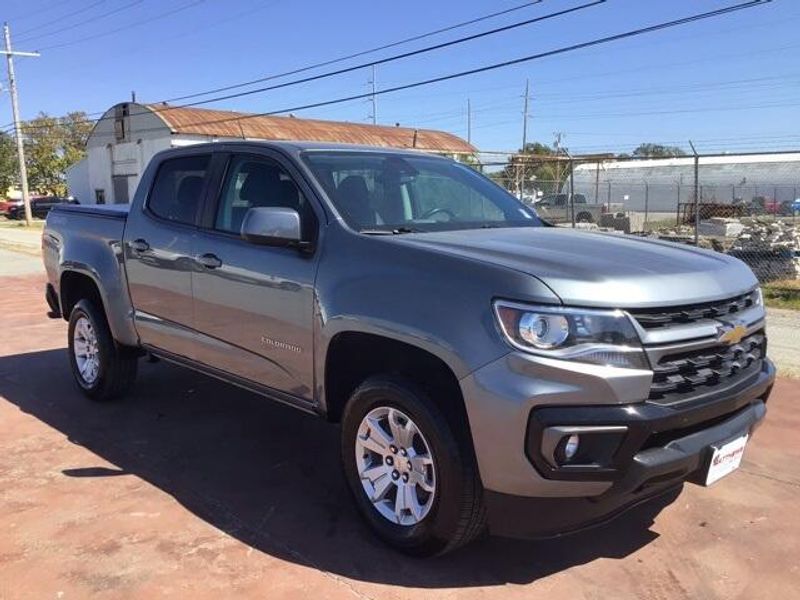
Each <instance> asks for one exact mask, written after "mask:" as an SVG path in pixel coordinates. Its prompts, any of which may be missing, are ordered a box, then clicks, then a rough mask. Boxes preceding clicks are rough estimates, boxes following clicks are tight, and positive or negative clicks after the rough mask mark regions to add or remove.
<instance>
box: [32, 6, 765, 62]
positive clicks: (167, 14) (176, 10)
mask: <svg viewBox="0 0 800 600" xmlns="http://www.w3.org/2000/svg"><path fill="white" fill-rule="evenodd" d="M142 1H143V0H137V3H138V2H142ZM770 1H771V0H770ZM203 2H205V0H193V2H189V3H188V4H184V5H182V6H179V7H177V8H173V9H171V10H168V11H165V12H163V13H159V14H157V15H154V16H152V17H149V18H147V19H142V20H140V21H134V22H133V23H128V24H127V25H124V26H122V27H117V28H116V29H109V30H108V31H104V32H103V33H98V34H96V35H90V36H87V37H84V38H81V39H79V40H73V41H71V42H62V43H60V44H53V45H51V46H45V47H44V48H40V50H55V49H57V48H66V47H67V46H74V45H75V44H82V43H83V42H88V41H91V40H96V39H99V38H102V37H107V36H109V35H114V34H115V33H119V32H120V31H125V30H126V29H131V28H133V27H138V26H139V25H145V24H147V23H152V22H153V21H157V20H159V19H163V18H166V17H170V16H172V15H174V14H177V13H179V12H183V11H184V10H188V9H190V8H194V7H195V6H197V5H198V4H202V3H203Z"/></svg>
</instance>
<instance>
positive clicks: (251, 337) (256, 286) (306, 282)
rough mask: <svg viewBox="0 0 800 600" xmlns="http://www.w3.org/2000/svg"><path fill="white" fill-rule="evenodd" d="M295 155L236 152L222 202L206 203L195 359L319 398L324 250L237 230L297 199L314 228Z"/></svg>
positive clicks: (306, 398) (311, 233) (307, 231)
mask: <svg viewBox="0 0 800 600" xmlns="http://www.w3.org/2000/svg"><path fill="white" fill-rule="evenodd" d="M310 197H311V191H310V189H309V188H308V187H307V186H306V184H305V183H304V182H303V180H302V178H301V177H299V174H298V173H297V172H296V171H295V170H294V167H293V166H292V165H291V163H290V162H289V161H287V160H285V159H283V158H282V157H281V156H280V155H277V154H276V153H272V152H268V151H266V150H265V151H264V153H263V154H261V153H258V154H234V155H231V156H230V159H229V161H228V164H227V169H226V174H225V177H224V179H223V182H222V186H221V191H220V193H219V194H218V198H217V201H216V202H209V208H208V209H207V212H206V217H205V219H206V221H205V222H204V227H202V228H201V229H200V230H199V231H198V234H197V241H196V244H195V252H196V254H197V257H198V258H199V259H201V260H202V261H203V262H204V265H203V266H202V267H198V270H197V272H196V273H195V277H194V312H195V327H196V329H197V333H198V335H197V338H198V341H197V360H198V361H200V362H203V363H206V364H208V365H209V366H211V367H214V368H217V369H221V370H223V371H226V372H228V373H230V374H232V375H235V376H237V377H239V378H241V379H243V380H247V381H249V382H253V383H255V384H257V386H258V387H265V388H269V389H270V390H277V391H280V392H285V393H286V394H289V395H290V398H287V400H288V401H292V402H294V403H296V404H299V405H310V403H311V402H312V399H313V340H314V335H313V317H314V278H315V275H316V269H317V264H318V256H319V252H314V253H307V252H301V251H299V250H298V249H297V248H276V247H268V246H260V245H254V244H251V243H249V242H246V241H245V240H243V239H242V238H241V235H240V230H241V225H242V220H243V219H244V215H245V213H246V212H247V210H248V209H250V208H253V207H259V206H262V207H263V206H280V207H284V208H294V209H296V210H298V212H299V213H300V218H301V223H302V228H303V232H304V233H303V237H304V239H305V240H306V241H309V242H313V241H314V240H316V239H317V236H318V232H319V229H318V224H319V222H320V215H321V211H320V210H319V208H318V207H315V206H314V205H312V201H311V200H310Z"/></svg>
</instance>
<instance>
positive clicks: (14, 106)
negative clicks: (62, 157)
mask: <svg viewBox="0 0 800 600" xmlns="http://www.w3.org/2000/svg"><path fill="white" fill-rule="evenodd" d="M3 37H4V38H5V42H6V47H5V50H4V51H3V54H5V55H6V61H7V62H8V87H9V91H10V92H11V111H12V113H13V114H14V137H15V138H16V141H17V160H19V180H20V186H21V187H22V204H23V207H24V209H25V223H26V224H27V225H29V226H30V225H31V222H32V221H33V215H32V214H31V199H30V196H29V195H28V169H27V168H26V167H25V146H24V144H23V143H22V129H21V126H20V120H19V98H18V97H17V79H16V77H15V76H14V57H15V56H39V53H38V52H14V51H12V50H11V30H10V29H9V28H8V23H4V24H3Z"/></svg>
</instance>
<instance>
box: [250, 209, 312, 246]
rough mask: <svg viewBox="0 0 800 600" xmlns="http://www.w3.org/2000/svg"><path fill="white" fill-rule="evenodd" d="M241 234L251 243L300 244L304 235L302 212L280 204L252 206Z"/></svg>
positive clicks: (268, 244) (272, 244) (263, 244)
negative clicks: (301, 224) (301, 227)
mask: <svg viewBox="0 0 800 600" xmlns="http://www.w3.org/2000/svg"><path fill="white" fill-rule="evenodd" d="M241 235H242V238H243V239H244V240H245V241H247V242H250V243H251V244H260V245H262V246H299V245H301V237H302V234H301V233H300V213H298V212H297V211H296V210H294V209H293V208H283V207H280V206H259V207H256V208H251V209H250V210H248V211H247V213H245V215H244V220H243V221H242V230H241Z"/></svg>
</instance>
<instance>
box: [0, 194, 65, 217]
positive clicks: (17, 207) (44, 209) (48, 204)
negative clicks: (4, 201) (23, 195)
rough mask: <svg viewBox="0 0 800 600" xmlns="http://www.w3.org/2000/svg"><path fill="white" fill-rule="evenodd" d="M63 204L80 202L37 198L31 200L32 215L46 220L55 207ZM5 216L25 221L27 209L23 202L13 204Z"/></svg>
mask: <svg viewBox="0 0 800 600" xmlns="http://www.w3.org/2000/svg"><path fill="white" fill-rule="evenodd" d="M62 204H78V201H77V200H75V199H74V198H58V197H55V196H36V197H33V198H31V214H32V215H33V216H34V217H35V218H37V219H44V218H45V217H46V216H47V213H49V212H50V211H51V210H52V208H53V207H54V206H58V205H62ZM5 214H6V217H8V218H9V219H19V220H22V219H24V218H25V207H24V206H23V204H22V200H17V201H15V202H13V203H11V204H10V206H9V207H8V208H7V210H6V213H5Z"/></svg>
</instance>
